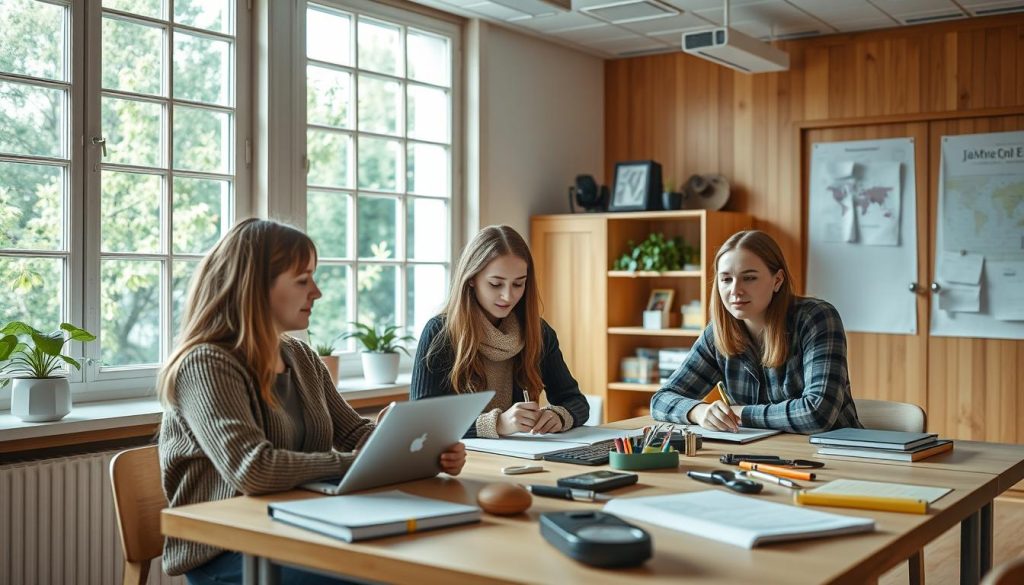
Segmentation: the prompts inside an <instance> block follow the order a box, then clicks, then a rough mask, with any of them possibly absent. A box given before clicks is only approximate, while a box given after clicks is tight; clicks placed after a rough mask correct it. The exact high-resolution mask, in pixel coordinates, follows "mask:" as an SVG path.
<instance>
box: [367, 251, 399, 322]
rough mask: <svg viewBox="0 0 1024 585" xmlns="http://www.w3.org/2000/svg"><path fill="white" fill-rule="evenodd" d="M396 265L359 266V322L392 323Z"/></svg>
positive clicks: (394, 304)
mask: <svg viewBox="0 0 1024 585" xmlns="http://www.w3.org/2000/svg"><path fill="white" fill-rule="evenodd" d="M398 301H399V296H398V267H397V266H382V265H380V264H363V265H361V266H359V294H358V295H357V300H356V303H357V307H356V310H357V315H356V316H357V319H358V320H359V322H360V323H366V324H370V323H376V324H377V325H394V324H395V323H396V319H395V313H396V311H395V309H396V308H397V307H398Z"/></svg>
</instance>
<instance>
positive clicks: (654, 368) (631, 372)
mask: <svg viewBox="0 0 1024 585" xmlns="http://www.w3.org/2000/svg"><path fill="white" fill-rule="evenodd" d="M657 372H658V360H654V359H651V358H643V357H624V358H622V360H621V361H620V362H619V375H620V376H621V377H622V381H623V382H629V383H632V384H650V383H652V382H654V381H655V380H656V379H657V378H656V375H657Z"/></svg>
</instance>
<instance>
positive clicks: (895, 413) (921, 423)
mask: <svg viewBox="0 0 1024 585" xmlns="http://www.w3.org/2000/svg"><path fill="white" fill-rule="evenodd" d="M853 405H854V406H855V407H856V408H857V418H859V419H860V424H862V425H864V428H866V429H876V430H880V431H908V432H912V433H921V432H924V430H925V428H926V424H927V422H928V421H927V419H926V418H925V414H924V409H922V408H921V407H920V406H918V405H916V404H908V403H906V402H892V401H889V400H868V399H866V398H857V399H855V400H854V401H853Z"/></svg>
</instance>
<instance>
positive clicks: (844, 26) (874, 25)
mask: <svg viewBox="0 0 1024 585" xmlns="http://www.w3.org/2000/svg"><path fill="white" fill-rule="evenodd" d="M833 24H835V25H836V27H837V28H839V32H844V33H845V32H855V31H859V30H875V29H879V28H893V27H895V26H899V25H898V24H897V23H893V21H892V19H891V18H888V17H882V18H869V19H867V20H843V21H842V22H835V23H833Z"/></svg>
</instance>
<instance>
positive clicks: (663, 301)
mask: <svg viewBox="0 0 1024 585" xmlns="http://www.w3.org/2000/svg"><path fill="white" fill-rule="evenodd" d="M675 295H676V291H674V290H672V289H670V288H656V289H654V290H652V291H651V296H650V297H648V299H647V310H648V311H661V312H662V313H664V314H666V315H668V313H669V312H670V311H672V299H673V297H675Z"/></svg>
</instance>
